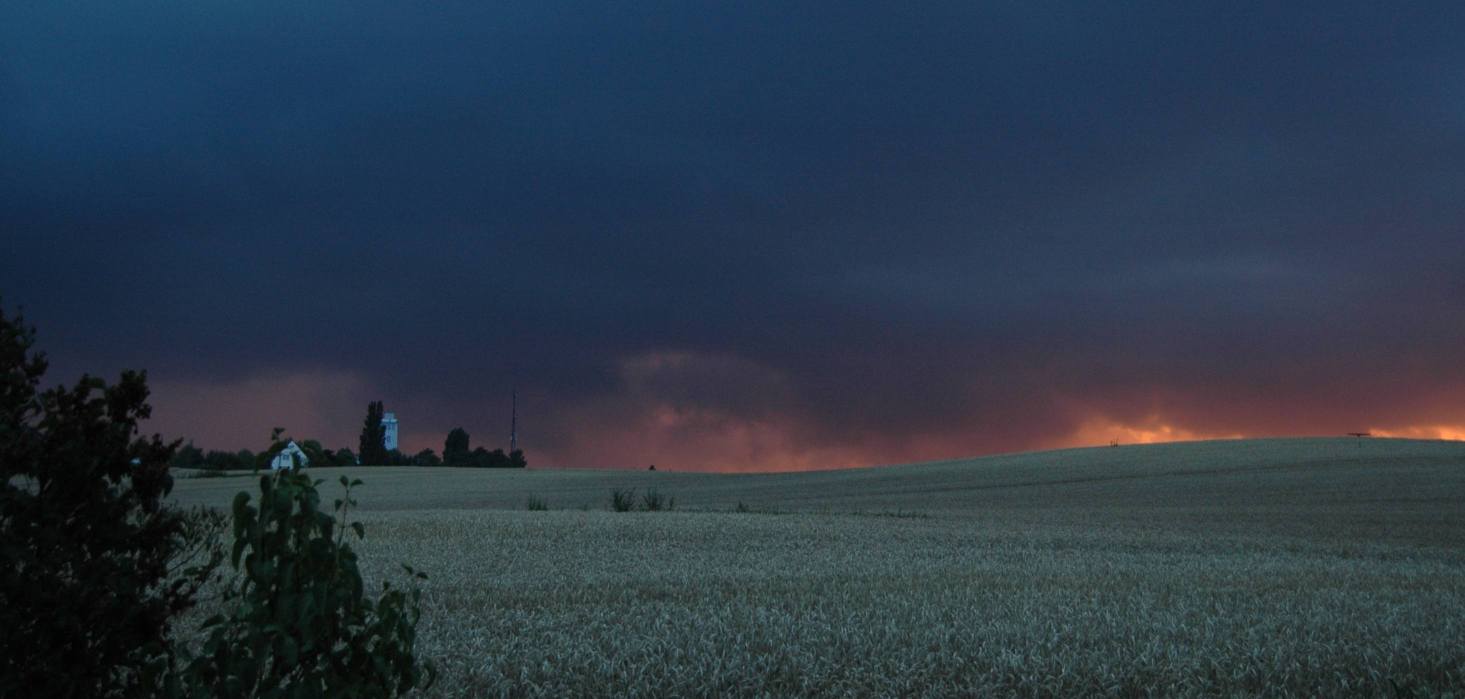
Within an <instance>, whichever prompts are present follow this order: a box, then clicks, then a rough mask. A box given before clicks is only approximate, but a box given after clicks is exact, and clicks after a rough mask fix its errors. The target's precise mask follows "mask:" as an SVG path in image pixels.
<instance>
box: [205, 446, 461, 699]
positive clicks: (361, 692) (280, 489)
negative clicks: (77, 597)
mask: <svg viewBox="0 0 1465 699" xmlns="http://www.w3.org/2000/svg"><path fill="white" fill-rule="evenodd" d="M319 483H320V481H312V480H311V478H310V476H308V475H306V473H305V472H301V471H298V470H289V471H279V472H276V473H274V474H271V475H269V476H265V477H263V478H261V479H260V501H259V506H258V507H255V506H253V505H251V504H250V496H249V494H248V493H240V494H239V495H238V496H236V497H235V499H234V508H233V510H234V512H233V522H234V544H233V550H232V552H231V556H230V561H231V563H232V564H233V566H234V567H235V569H236V570H238V571H239V573H240V575H239V577H238V579H237V580H236V581H235V582H234V583H232V584H230V586H229V587H228V588H227V589H226V592H225V600H226V602H227V603H229V604H231V605H232V610H230V611H229V612H228V613H227V614H224V615H219V616H215V617H213V618H211V619H209V620H208V621H207V622H205V624H204V628H205V629H208V630H209V633H208V638H207V640H206V641H205V642H204V644H203V648H202V653H201V654H200V655H198V656H197V657H195V658H193V659H192V660H191V661H190V662H189V663H188V665H187V668H186V672H185V675H184V682H183V683H182V684H181V687H186V688H187V689H186V690H185V691H186V693H187V694H188V695H190V696H194V697H212V696H218V697H253V696H291V697H297V696H299V697H334V696H382V697H385V696H395V695H397V694H401V693H404V692H407V691H408V690H410V689H412V688H414V687H425V686H428V685H431V683H432V680H433V677H434V676H435V674H436V672H435V670H434V668H433V666H432V664H431V663H420V662H418V660H417V658H416V656H415V654H414V645H415V643H416V625H417V620H418V618H419V617H420V615H421V610H420V604H419V601H420V597H419V595H420V592H419V591H418V590H416V589H415V588H414V589H413V590H411V591H410V592H406V591H403V590H400V589H395V588H393V587H392V586H391V585H390V584H389V583H385V582H384V583H382V594H381V597H380V598H379V599H376V600H372V599H371V598H370V597H367V596H366V595H365V594H364V591H363V584H362V579H361V572H360V570H359V568H358V565H357V557H356V553H355V551H353V550H352V548H351V546H350V543H349V542H348V541H347V538H346V531H347V529H348V528H349V529H350V530H351V531H353V532H354V533H355V535H356V536H357V537H358V538H360V537H362V536H364V535H365V533H364V529H363V528H362V526H361V524H360V523H359V522H351V523H349V524H348V523H347V522H346V517H345V515H346V512H347V510H348V508H349V507H350V506H352V505H354V504H355V501H354V500H352V499H351V492H350V490H351V488H352V487H354V486H356V485H360V483H361V481H348V480H347V479H346V478H345V477H344V476H342V477H341V484H342V485H343V486H345V488H346V495H345V497H344V498H342V499H339V500H336V501H335V511H336V512H337V513H338V514H339V515H340V516H341V521H340V522H337V520H336V518H335V517H333V516H332V515H330V514H328V513H326V512H322V511H321V510H320V494H319V492H318V491H317V490H316V486H317V485H319ZM338 525H339V526H338ZM404 568H406V570H407V572H408V574H409V575H411V576H413V577H415V578H426V576H425V575H423V574H422V573H418V572H416V571H414V570H412V569H411V568H408V567H406V566H404Z"/></svg>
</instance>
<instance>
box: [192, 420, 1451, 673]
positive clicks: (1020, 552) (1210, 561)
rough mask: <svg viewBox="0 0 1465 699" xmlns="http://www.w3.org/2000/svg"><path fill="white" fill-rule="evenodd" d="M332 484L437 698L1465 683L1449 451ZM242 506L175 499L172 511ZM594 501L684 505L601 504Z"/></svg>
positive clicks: (1309, 451)
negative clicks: (414, 610)
mask: <svg viewBox="0 0 1465 699" xmlns="http://www.w3.org/2000/svg"><path fill="white" fill-rule="evenodd" d="M343 471H349V472H350V473H351V474H352V475H354V476H356V477H360V478H362V479H363V480H364V481H365V485H364V486H362V487H361V488H359V489H358V490H357V492H356V495H357V497H358V499H359V500H360V502H361V509H360V511H359V512H358V513H356V515H357V516H359V518H360V519H361V521H363V522H364V523H365V524H366V527H367V538H366V540H365V541H364V542H363V544H362V550H363V555H364V558H365V560H366V561H367V563H368V566H369V569H370V574H371V575H373V576H374V577H377V578H382V577H386V576H391V575H393V574H394V573H393V571H394V570H396V569H397V563H399V562H407V563H411V564H412V565H414V566H416V567H419V568H422V569H425V570H426V571H427V572H428V573H429V574H430V576H431V578H430V580H429V581H428V582H427V583H426V585H425V589H424V591H425V605H426V614H425V616H424V619H423V622H422V625H421V627H420V632H421V650H422V652H423V653H425V654H426V655H428V656H429V657H432V658H434V659H435V660H436V661H437V662H438V664H439V666H440V668H441V669H442V671H443V675H442V678H441V679H440V682H439V684H438V685H437V686H436V687H435V688H434V689H433V690H431V691H430V692H429V693H428V694H429V695H432V696H569V695H580V696H585V695H615V696H705V695H717V696H770V695H771V696H782V695H813V696H953V695H955V696H962V695H966V696H970V695H1021V696H1049V695H1067V696H1145V695H1148V696H1232V695H1238V694H1239V695H1252V694H1268V695H1307V696H1397V695H1409V694H1417V695H1443V694H1449V693H1452V692H1453V693H1455V694H1456V695H1459V694H1460V693H1461V692H1465V444H1461V443H1452V442H1424V441H1406V440H1371V441H1370V440H1365V441H1363V442H1361V443H1360V442H1355V441H1352V440H1347V439H1293V440H1250V441H1231V442H1200V443H1191V444H1173V445H1155V446H1126V447H1120V448H1117V449H1112V448H1099V449H1079V450H1066V451H1059V452H1045V453H1035V454H1022V455H1013V456H1001V457H990V458H984V459H974V460H967V461H952V462H943V463H934V464H918V465H910V466H897V467H888V468H875V469H863V470H856V471H840V472H821V473H801V474H777V475H771V474H770V475H712V474H690V473H675V472H668V471H657V472H644V471H635V472H614V471H536V470H529V471H525V472H513V471H478V470H461V469H418V468H357V469H346V470H341V469H321V470H320V476H321V477H322V478H325V479H326V485H325V486H323V487H326V488H327V491H326V492H327V493H329V492H330V484H331V483H332V482H333V481H334V479H335V477H336V476H337V475H338V474H339V473H340V472H343ZM255 485H256V484H255V482H254V480H253V479H252V478H250V477H238V478H232V477H231V478H208V479H188V478H180V480H179V481H178V486H177V488H176V490H175V499H176V500H178V501H179V502H180V503H182V504H214V505H219V506H223V505H225V504H226V503H227V502H228V500H229V499H230V498H231V497H232V495H233V494H234V493H235V492H237V491H239V490H241V489H253V488H254V487H255ZM613 488H635V489H637V490H638V491H641V492H644V491H645V490H646V489H648V488H656V489H657V490H659V491H661V492H663V493H665V494H667V495H671V496H675V497H676V499H677V506H678V509H677V510H676V511H673V512H629V513H615V512H610V511H607V510H608V508H609V505H608V503H609V498H610V491H611V490H612V489H613ZM531 495H533V496H535V497H538V498H540V499H542V500H543V501H544V502H546V503H547V504H548V506H549V507H550V508H551V509H550V510H548V511H542V512H541V511H535V512H531V511H526V509H525V503H526V502H527V500H528V498H529V497H530V496H531ZM740 504H741V506H742V507H741V508H740V507H739V505H740ZM740 509H741V510H751V511H738V510H740Z"/></svg>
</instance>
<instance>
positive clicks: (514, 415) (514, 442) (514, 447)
mask: <svg viewBox="0 0 1465 699" xmlns="http://www.w3.org/2000/svg"><path fill="white" fill-rule="evenodd" d="M509 395H510V396H511V399H510V400H512V401H513V402H512V403H511V405H512V406H513V407H512V408H510V411H509V451H510V452H511V453H512V452H515V451H518V450H519V389H517V388H516V389H513V390H512V391H510V393H509Z"/></svg>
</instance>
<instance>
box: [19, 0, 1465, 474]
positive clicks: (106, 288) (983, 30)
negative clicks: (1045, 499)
mask: <svg viewBox="0 0 1465 699" xmlns="http://www.w3.org/2000/svg"><path fill="white" fill-rule="evenodd" d="M1110 5H1111V4H1106V3H1039V2H1026V1H1025V2H1013V3H950V4H942V3H935V2H932V3H912V4H908V6H906V7H903V8H896V9H890V8H884V7H879V6H874V5H869V6H860V5H844V6H840V5H835V4H806V5H799V4H794V3H787V2H778V3H736V4H731V5H729V6H727V7H723V8H712V7H708V6H707V4H705V3H668V4H665V5H659V4H653V3H636V4H634V6H615V5H600V4H549V3H522V4H517V3H516V4H492V3H463V4H462V5H461V6H454V5H453V4H451V3H433V4H419V5H416V6H413V7H406V6H403V4H401V3H360V2H352V3H324V2H316V3H277V4H268V3H201V4H194V5H187V6H183V5H178V4H176V3H146V4H127V5H117V4H113V3H61V2H57V3H10V4H7V5H5V6H4V7H3V8H0V164H3V167H0V236H3V237H0V241H3V247H0V295H3V302H4V303H5V304H6V305H7V306H11V307H14V306H16V305H22V306H24V307H25V309H26V310H27V313H28V315H29V318H30V320H31V321H32V322H34V323H36V324H37V325H38V326H40V331H41V340H42V344H43V346H44V347H45V348H46V349H48V350H49V351H50V353H51V355H52V356H53V358H54V359H55V360H56V361H55V371H56V373H55V374H54V375H53V376H52V379H53V380H55V381H59V380H61V379H63V378H71V377H73V376H74V375H75V374H77V373H80V372H81V371H83V370H90V371H94V372H96V371H103V372H106V373H112V372H115V371H116V370H117V369H120V368H122V367H145V368H148V369H149V370H150V371H151V375H152V377H153V378H154V384H155V404H156V406H157V413H156V420H155V421H154V424H153V427H154V428H155V429H160V430H162V431H164V432H165V433H168V434H170V435H177V436H194V437H197V438H198V439H199V441H200V442H203V443H204V445H205V446H218V447H228V448H238V447H244V446H249V447H254V448H257V447H259V446H263V443H264V439H265V436H266V434H267V433H268V430H269V428H270V427H271V426H273V425H277V424H281V425H285V426H287V427H290V428H291V429H292V432H293V433H295V434H297V435H300V436H319V437H322V438H324V439H325V440H326V441H328V442H332V443H337V442H339V443H341V444H350V445H352V446H354V443H355V433H356V430H358V429H359V421H360V417H361V415H362V414H364V405H365V402H366V401H367V400H370V399H375V398H380V399H383V400H385V401H386V402H387V404H388V407H389V409H391V408H395V409H396V410H397V411H398V412H399V414H400V415H401V418H402V421H403V431H404V433H405V436H406V441H407V446H409V447H411V448H413V449H416V448H421V447H426V446H432V447H434V448H437V449H440V448H441V441H442V435H443V434H445V433H446V432H447V430H448V429H449V428H451V427H453V426H455V425H459V424H461V425H464V426H465V427H467V428H468V429H469V431H470V432H471V433H473V434H474V436H475V442H484V443H487V444H489V445H490V446H492V445H494V444H496V443H498V442H502V441H504V436H503V433H505V432H506V431H507V421H508V415H507V413H508V405H507V403H508V393H509V391H510V389H511V387H513V386H517V387H518V388H519V390H520V393H521V396H522V401H521V402H522V404H523V409H524V410H523V413H524V415H523V423H524V443H525V446H526V447H527V448H528V449H529V450H530V455H531V462H535V463H538V464H545V465H548V464H555V465H623V466H639V465H642V464H644V463H648V462H658V463H661V464H670V465H675V466H680V467H687V468H692V467H700V468H790V467H829V466H839V465H845V464H853V463H873V462H884V461H899V460H906V459H918V458H936V457H942V456H960V455H966V454H972V453H982V452H988V451H996V450H1014V449H1026V448H1035V447H1044V446H1055V445H1065V444H1081V443H1105V442H1107V441H1108V440H1109V439H1110V438H1120V439H1122V440H1125V441H1134V440H1139V439H1153V438H1178V437H1197V436H1222V435H1237V434H1240V435H1267V434H1296V433H1311V434H1319V433H1320V434H1336V433H1341V432H1345V431H1351V430H1355V429H1375V430H1384V431H1393V432H1398V433H1407V434H1416V435H1424V436H1456V437H1465V41H1462V40H1461V37H1462V36H1465V11H1462V9H1461V6H1460V5H1459V4H1458V3H1413V4H1409V5H1408V6H1407V7H1403V8H1400V7H1395V6H1392V5H1390V4H1379V3H1369V4H1362V3H1340V2H1330V3H1317V4H1315V5H1314V6H1312V7H1303V6H1301V4H1297V3H1286V5H1288V6H1287V7H1283V6H1282V5H1284V3H1259V4H1255V5H1244V4H1241V3H1221V4H1215V5H1198V4H1181V3H1152V4H1130V5H1127V6H1125V7H1122V8H1121V7H1117V6H1110ZM536 455H537V456H538V457H539V458H538V460H537V461H536V460H535V457H536Z"/></svg>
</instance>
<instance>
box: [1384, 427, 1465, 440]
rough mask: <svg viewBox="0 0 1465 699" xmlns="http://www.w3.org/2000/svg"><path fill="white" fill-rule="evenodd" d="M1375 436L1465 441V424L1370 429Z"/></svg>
mask: <svg viewBox="0 0 1465 699" xmlns="http://www.w3.org/2000/svg"><path fill="white" fill-rule="evenodd" d="M1369 432H1370V433H1371V434H1373V436H1375V437H1398V438H1401V439H1447V440H1454V441H1465V426H1462V425H1416V426H1413V427H1400V428H1396V429H1392V430H1390V429H1377V428H1375V429H1370V430H1369Z"/></svg>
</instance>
